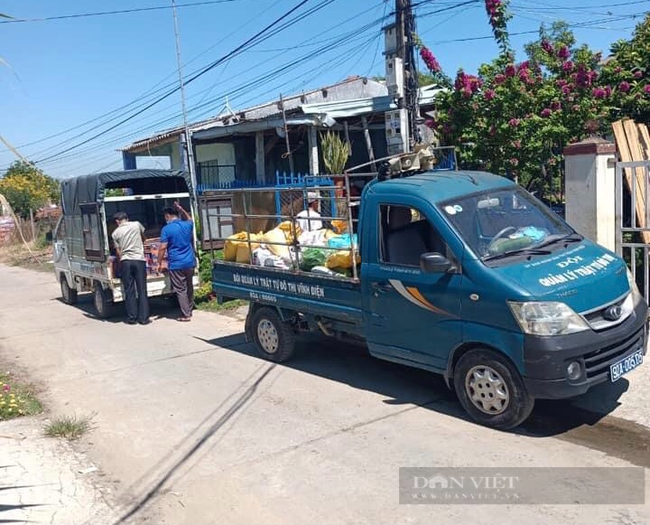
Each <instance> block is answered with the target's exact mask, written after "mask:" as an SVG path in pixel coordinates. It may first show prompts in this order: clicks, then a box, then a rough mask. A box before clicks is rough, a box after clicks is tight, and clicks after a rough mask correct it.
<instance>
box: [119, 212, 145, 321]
mask: <svg viewBox="0 0 650 525" xmlns="http://www.w3.org/2000/svg"><path fill="white" fill-rule="evenodd" d="M113 219H114V220H115V222H116V223H117V228H115V231H113V235H112V237H113V241H114V242H115V249H116V252H117V257H118V258H119V260H120V263H121V265H122V287H123V288H124V299H125V303H126V322H127V323H128V324H136V323H140V324H149V323H150V322H151V321H150V319H149V299H148V297H147V269H146V263H145V258H144V226H142V224H140V223H139V222H138V221H133V222H131V221H129V216H128V215H127V214H126V213H124V212H123V211H120V212H117V213H116V214H115V215H114V216H113Z"/></svg>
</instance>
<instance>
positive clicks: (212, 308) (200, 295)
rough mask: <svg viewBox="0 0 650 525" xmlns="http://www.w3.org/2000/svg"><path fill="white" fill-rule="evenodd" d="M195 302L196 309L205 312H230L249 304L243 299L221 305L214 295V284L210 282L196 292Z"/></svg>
mask: <svg viewBox="0 0 650 525" xmlns="http://www.w3.org/2000/svg"><path fill="white" fill-rule="evenodd" d="M194 302H195V304H196V309H197V310H202V311H204V312H228V311H230V310H236V309H237V308H239V307H240V306H245V305H246V304H248V302H247V301H243V300H241V299H235V300H233V301H227V302H225V303H223V304H219V303H218V302H217V299H216V298H215V296H214V294H213V293H212V283H210V282H207V283H204V284H202V285H201V286H199V287H198V288H197V289H196V291H195V292H194Z"/></svg>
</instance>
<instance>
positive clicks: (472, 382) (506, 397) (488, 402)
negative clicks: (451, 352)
mask: <svg viewBox="0 0 650 525" xmlns="http://www.w3.org/2000/svg"><path fill="white" fill-rule="evenodd" d="M465 391H466V392H467V396H468V397H469V399H470V401H471V402H472V404H473V405H474V406H475V407H476V408H478V409H479V410H480V411H481V412H483V413H485V414H489V415H496V414H501V413H502V412H503V411H504V410H505V409H506V408H508V404H509V403H510V393H509V391H508V387H507V385H506V382H505V381H504V379H503V377H501V374H499V372H497V371H496V370H494V368H491V367H489V366H485V365H481V366H475V367H474V368H472V369H471V370H470V371H469V372H467V375H466V376H465Z"/></svg>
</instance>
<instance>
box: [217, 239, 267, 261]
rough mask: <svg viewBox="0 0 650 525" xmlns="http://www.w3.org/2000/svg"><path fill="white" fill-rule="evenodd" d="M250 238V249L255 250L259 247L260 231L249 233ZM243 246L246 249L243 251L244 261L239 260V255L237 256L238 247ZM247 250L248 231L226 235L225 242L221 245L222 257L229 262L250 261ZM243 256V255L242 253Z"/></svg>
mask: <svg viewBox="0 0 650 525" xmlns="http://www.w3.org/2000/svg"><path fill="white" fill-rule="evenodd" d="M250 240H251V250H257V249H258V248H259V247H260V242H261V240H262V234H261V233H251V234H250ZM241 246H243V247H244V248H245V249H246V250H245V252H242V254H243V253H246V256H245V257H246V261H240V260H239V259H240V257H239V256H238V254H239V248H240V247H241ZM248 254H249V250H248V233H247V232H239V233H236V234H235V235H231V236H230V237H228V239H227V240H226V243H225V245H224V247H223V259H224V260H225V261H230V262H235V261H237V262H250V261H249V259H250V256H249V255H248ZM242 256H243V255H242Z"/></svg>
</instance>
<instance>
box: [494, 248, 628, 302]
mask: <svg viewBox="0 0 650 525" xmlns="http://www.w3.org/2000/svg"><path fill="white" fill-rule="evenodd" d="M495 271H497V272H498V273H499V274H501V275H502V276H503V277H505V278H506V279H508V280H510V281H512V282H513V283H514V284H516V285H517V286H518V287H519V288H521V289H524V290H526V291H527V292H528V293H529V294H530V296H531V297H530V299H531V300H539V301H562V302H564V303H566V304H568V305H569V306H570V307H571V308H573V310H574V311H576V312H579V313H580V312H585V311H588V310H592V309H594V308H598V307H599V306H602V305H604V304H607V303H609V302H612V301H614V300H616V299H618V298H619V297H621V296H623V295H625V293H626V292H628V291H629V284H628V281H627V276H626V266H625V262H624V261H623V260H622V259H621V258H620V257H619V256H618V255H615V254H613V253H612V252H610V251H609V250H606V249H605V248H602V247H601V246H599V245H597V244H595V243H593V242H591V241H588V240H586V239H585V240H583V241H582V242H581V243H580V244H572V245H569V246H568V247H567V248H566V249H563V250H560V251H557V252H553V253H552V254H551V255H546V256H541V257H540V256H537V257H533V258H532V259H531V260H530V261H525V262H523V263H518V264H511V265H507V266H503V267H500V268H495Z"/></svg>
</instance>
